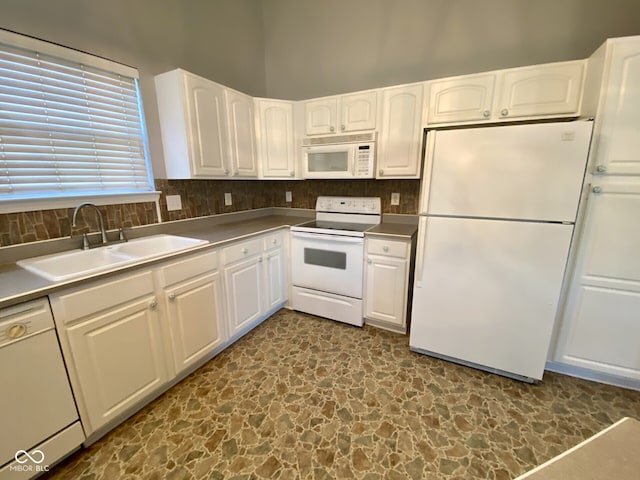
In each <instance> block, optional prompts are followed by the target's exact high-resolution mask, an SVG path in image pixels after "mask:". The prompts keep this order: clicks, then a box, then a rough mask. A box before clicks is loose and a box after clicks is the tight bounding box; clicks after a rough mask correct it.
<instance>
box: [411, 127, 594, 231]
mask: <svg viewBox="0 0 640 480" xmlns="http://www.w3.org/2000/svg"><path fill="white" fill-rule="evenodd" d="M591 128H592V122H562V123H541V124H533V125H512V126H501V127H489V128H473V129H464V130H448V131H438V132H430V135H431V134H433V136H434V137H435V138H433V139H432V141H431V142H428V144H429V145H430V146H431V148H432V151H431V152H427V159H426V162H425V175H424V178H425V179H427V178H430V179H431V181H430V183H429V187H428V188H425V189H424V191H423V192H422V194H423V201H422V202H421V208H422V209H423V213H425V212H424V209H425V208H426V213H428V214H431V215H451V216H465V217H483V218H510V219H526V220H542V221H562V222H574V221H575V218H576V212H577V209H578V201H579V199H580V191H581V189H582V180H583V177H584V171H585V165H586V161H587V155H588V153H589V143H590V139H591Z"/></svg>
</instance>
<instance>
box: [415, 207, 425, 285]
mask: <svg viewBox="0 0 640 480" xmlns="http://www.w3.org/2000/svg"><path fill="white" fill-rule="evenodd" d="M426 236H427V217H425V216H420V218H419V220H418V244H417V245H416V271H415V279H414V284H415V286H416V288H422V273H423V269H424V265H423V264H424V247H425V239H426V238H425V237H426Z"/></svg>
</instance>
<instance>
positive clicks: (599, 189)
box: [591, 185, 602, 194]
mask: <svg viewBox="0 0 640 480" xmlns="http://www.w3.org/2000/svg"><path fill="white" fill-rule="evenodd" d="M591 191H592V192H593V193H596V194H598V193H602V187H600V186H598V185H594V186H593V188H592V189H591Z"/></svg>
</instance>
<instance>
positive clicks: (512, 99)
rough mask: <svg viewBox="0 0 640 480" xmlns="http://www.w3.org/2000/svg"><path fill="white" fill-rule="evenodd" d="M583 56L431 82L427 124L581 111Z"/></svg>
mask: <svg viewBox="0 0 640 480" xmlns="http://www.w3.org/2000/svg"><path fill="white" fill-rule="evenodd" d="M584 70H585V62H584V61H583V60H577V61H571V62H560V63H550V64H544V65H533V66H530V67H522V68H512V69H509V70H501V71H496V72H488V73H483V74H477V75H465V76H460V77H453V78H449V79H443V80H435V81H433V82H430V84H429V85H430V93H429V103H428V115H427V123H428V125H429V126H432V125H456V124H469V123H486V122H505V121H510V120H526V119H535V118H542V117H544V118H554V117H573V116H578V115H579V114H580V102H581V99H582V83H583V77H584Z"/></svg>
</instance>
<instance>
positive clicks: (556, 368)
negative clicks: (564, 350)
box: [544, 361, 640, 391]
mask: <svg viewBox="0 0 640 480" xmlns="http://www.w3.org/2000/svg"><path fill="white" fill-rule="evenodd" d="M544 369H545V370H548V371H550V372H555V373H561V374H563V375H568V376H570V377H576V378H582V379H583V380H591V381H593V382H599V383H606V384H607V385H613V386H614V387H622V388H628V389H630V390H637V391H640V380H634V379H631V378H624V377H618V376H616V375H611V374H609V373H602V372H597V371H595V370H590V369H588V368H583V367H576V366H573V365H567V364H566V363H559V362H552V361H548V362H547V363H546V364H545V367H544Z"/></svg>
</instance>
